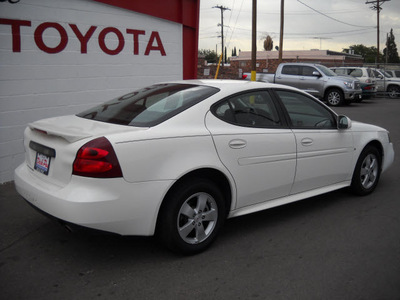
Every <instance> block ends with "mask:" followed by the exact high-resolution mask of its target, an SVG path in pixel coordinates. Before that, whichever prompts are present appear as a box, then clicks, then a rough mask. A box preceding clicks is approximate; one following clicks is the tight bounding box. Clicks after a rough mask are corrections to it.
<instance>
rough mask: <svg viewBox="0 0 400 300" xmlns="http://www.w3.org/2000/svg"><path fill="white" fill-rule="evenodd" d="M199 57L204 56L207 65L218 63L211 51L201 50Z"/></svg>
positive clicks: (215, 55)
mask: <svg viewBox="0 0 400 300" xmlns="http://www.w3.org/2000/svg"><path fill="white" fill-rule="evenodd" d="M199 55H204V58H205V60H206V61H207V62H209V63H218V60H219V57H218V55H217V53H216V52H215V51H213V50H206V49H201V50H199Z"/></svg>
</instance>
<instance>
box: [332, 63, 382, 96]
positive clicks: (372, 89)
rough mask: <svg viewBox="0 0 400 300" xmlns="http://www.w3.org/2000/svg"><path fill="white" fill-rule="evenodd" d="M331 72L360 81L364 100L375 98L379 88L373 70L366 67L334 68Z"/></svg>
mask: <svg viewBox="0 0 400 300" xmlns="http://www.w3.org/2000/svg"><path fill="white" fill-rule="evenodd" d="M331 70H332V71H333V72H335V73H336V74H337V75H341V76H343V75H344V76H352V77H356V78H357V79H358V80H360V84H361V89H362V97H363V98H370V97H372V96H375V94H376V92H377V90H378V86H377V82H376V78H375V75H374V71H373V70H372V69H370V68H365V67H334V68H331Z"/></svg>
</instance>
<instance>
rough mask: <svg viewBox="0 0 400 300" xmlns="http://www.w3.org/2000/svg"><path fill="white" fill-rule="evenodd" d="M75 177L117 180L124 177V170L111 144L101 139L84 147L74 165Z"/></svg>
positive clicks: (73, 172) (103, 138) (77, 155)
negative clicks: (116, 178)
mask: <svg viewBox="0 0 400 300" xmlns="http://www.w3.org/2000/svg"><path fill="white" fill-rule="evenodd" d="M72 174H73V175H79V176H85V177H95V178H115V177H122V170H121V167H120V165H119V162H118V159H117V156H116V154H115V151H114V149H113V147H112V146H111V143H110V142H109V141H108V140H107V139H106V138H105V137H101V138H98V139H95V140H92V141H90V142H88V143H86V144H85V145H83V146H82V147H81V148H80V149H79V151H78V153H77V154H76V158H75V161H74V165H73V171H72Z"/></svg>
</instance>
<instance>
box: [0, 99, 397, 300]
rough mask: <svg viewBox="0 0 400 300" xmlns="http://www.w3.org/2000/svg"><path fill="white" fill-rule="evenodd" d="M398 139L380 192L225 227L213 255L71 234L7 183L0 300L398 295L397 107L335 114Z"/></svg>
mask: <svg viewBox="0 0 400 300" xmlns="http://www.w3.org/2000/svg"><path fill="white" fill-rule="evenodd" d="M335 110H336V111H337V112H338V113H340V114H345V115H347V116H349V117H350V118H351V119H353V120H357V121H362V122H367V123H372V124H376V125H379V126H382V127H384V128H386V129H388V130H389V131H390V132H391V138H392V141H393V143H394V145H395V151H396V154H397V157H396V159H395V162H394V164H393V165H392V167H391V168H390V169H389V170H388V171H387V172H386V173H384V174H383V175H382V177H381V180H380V184H379V185H378V187H377V189H376V191H375V192H374V193H372V194H371V195H369V196H366V197H357V196H354V195H352V194H351V193H349V192H348V191H347V190H339V191H335V192H332V193H329V194H325V195H321V196H317V197H313V198H310V199H307V200H304V201H300V202H297V203H293V204H289V205H285V206H282V207H278V208H274V209H270V210H266V211H263V212H260V213H255V214H251V215H247V216H244V217H238V218H235V219H230V220H228V221H227V222H226V224H225V227H224V229H223V231H222V233H221V235H220V237H219V238H218V240H217V241H216V243H215V244H214V245H213V246H212V247H211V248H210V249H209V250H208V251H206V252H204V253H201V254H199V255H196V256H189V257H181V256H177V255H175V254H172V253H170V252H168V251H167V250H165V249H164V248H162V247H161V246H160V245H159V244H158V243H157V242H156V240H155V239H153V238H151V237H150V238H148V237H120V236H115V235H108V234H101V233H93V232H87V231H85V230H78V231H75V232H69V231H67V230H65V229H64V228H63V227H61V226H59V225H58V224H57V223H55V222H54V221H51V220H48V219H47V218H45V217H43V216H42V215H40V214H39V213H37V212H36V211H35V210H33V209H32V208H31V207H30V206H29V205H28V204H27V203H25V201H24V200H23V199H22V198H21V197H20V196H18V195H17V194H16V192H15V189H14V187H13V184H12V183H7V184H4V185H1V186H0V189H1V193H0V228H1V229H0V278H1V280H0V299H111V298H112V299H400V199H399V195H400V184H399V182H400V181H399V180H400V163H399V158H398V156H399V153H400V151H399V147H400V119H399V114H400V99H388V98H382V97H377V98H374V99H371V100H366V101H363V102H361V103H355V104H352V105H349V106H342V107H338V108H336V109H335Z"/></svg>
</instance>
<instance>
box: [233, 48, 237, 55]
mask: <svg viewBox="0 0 400 300" xmlns="http://www.w3.org/2000/svg"><path fill="white" fill-rule="evenodd" d="M232 56H237V52H236V47H234V48H233V49H232Z"/></svg>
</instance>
